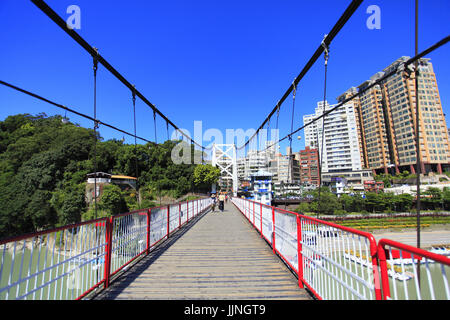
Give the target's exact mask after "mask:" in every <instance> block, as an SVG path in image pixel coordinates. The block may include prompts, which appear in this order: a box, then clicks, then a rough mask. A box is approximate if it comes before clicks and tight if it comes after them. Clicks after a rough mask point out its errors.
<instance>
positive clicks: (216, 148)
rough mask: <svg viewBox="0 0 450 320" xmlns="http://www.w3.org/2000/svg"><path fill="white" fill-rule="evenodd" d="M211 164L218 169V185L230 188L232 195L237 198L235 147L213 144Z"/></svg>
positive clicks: (232, 145)
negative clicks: (219, 174) (219, 175)
mask: <svg viewBox="0 0 450 320" xmlns="http://www.w3.org/2000/svg"><path fill="white" fill-rule="evenodd" d="M211 164H212V165H213V166H215V167H217V168H219V169H220V173H221V177H220V180H219V183H220V184H221V185H222V186H226V187H228V186H230V185H231V186H232V191H233V195H234V196H237V190H238V179H237V162H236V145H234V144H213V148H212V159H211Z"/></svg>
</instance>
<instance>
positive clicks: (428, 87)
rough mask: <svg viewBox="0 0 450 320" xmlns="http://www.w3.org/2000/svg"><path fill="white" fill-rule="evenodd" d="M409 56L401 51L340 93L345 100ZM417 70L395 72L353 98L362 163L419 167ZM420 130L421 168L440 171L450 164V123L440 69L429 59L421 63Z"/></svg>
mask: <svg viewBox="0 0 450 320" xmlns="http://www.w3.org/2000/svg"><path fill="white" fill-rule="evenodd" d="M408 59H409V57H401V58H400V59H398V60H397V61H395V62H394V63H392V64H391V65H390V66H388V67H387V68H385V69H384V70H383V71H382V72H378V73H377V74H375V75H374V76H372V77H371V78H370V80H368V81H365V82H364V83H362V84H361V85H359V86H358V89H356V88H351V89H349V90H348V91H347V92H345V93H344V94H342V95H341V96H340V97H339V98H338V100H339V101H342V100H343V99H346V98H347V97H349V96H352V95H353V94H354V93H356V92H358V90H359V91H361V90H363V89H365V88H367V87H368V86H370V85H371V84H373V83H374V82H375V81H377V80H378V79H380V78H381V77H382V76H384V75H385V74H386V73H389V72H391V71H392V70H394V69H395V68H396V67H397V66H398V65H399V64H400V63H403V62H405V61H407V60H408ZM415 80H416V79H415V73H414V72H412V73H411V75H409V74H408V73H407V72H406V71H401V72H398V73H396V74H395V75H394V76H392V77H389V78H388V79H386V80H384V81H383V82H382V83H380V84H378V85H376V86H374V87H372V88H370V89H369V90H367V91H366V92H364V93H362V94H361V95H359V96H358V97H356V98H354V99H353V100H352V102H353V105H354V107H355V115H356V120H357V131H358V137H359V138H358V139H359V146H360V158H361V163H362V166H363V167H365V168H369V169H372V170H373V171H375V172H377V173H381V172H384V173H388V172H390V173H392V174H395V173H398V172H402V171H404V170H408V171H410V172H412V173H415V169H416V168H415V166H416V161H417V160H416V123H417V122H416V121H417V116H416V92H415V91H416V89H415ZM418 80H419V83H418V84H419V106H420V116H419V135H420V158H421V159H420V160H421V172H422V173H428V172H431V171H432V172H437V173H442V171H443V170H444V169H447V168H449V167H450V149H449V135H448V130H447V124H446V121H445V117H444V114H443V111H442V105H441V100H440V96H439V91H438V86H437V81H436V75H435V73H434V70H433V66H432V64H431V62H430V59H425V58H423V59H420V65H419V78H418Z"/></svg>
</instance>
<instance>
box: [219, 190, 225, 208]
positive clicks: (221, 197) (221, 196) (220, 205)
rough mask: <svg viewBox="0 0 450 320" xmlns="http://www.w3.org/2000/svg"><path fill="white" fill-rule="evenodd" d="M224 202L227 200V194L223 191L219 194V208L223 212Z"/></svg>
mask: <svg viewBox="0 0 450 320" xmlns="http://www.w3.org/2000/svg"><path fill="white" fill-rule="evenodd" d="M224 202H225V195H224V194H223V193H221V194H220V195H219V209H220V210H221V211H222V212H223V209H224V208H223V207H224Z"/></svg>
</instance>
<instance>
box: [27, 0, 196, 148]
mask: <svg viewBox="0 0 450 320" xmlns="http://www.w3.org/2000/svg"><path fill="white" fill-rule="evenodd" d="M31 2H33V4H34V5H36V6H37V7H38V8H39V9H40V10H41V11H42V12H43V13H45V14H46V15H47V16H48V17H49V18H50V19H51V20H52V21H53V22H55V23H56V24H57V25H58V26H59V27H60V28H61V29H62V30H63V31H65V32H66V33H67V34H68V35H69V36H70V37H71V38H72V39H74V40H75V41H76V42H77V43H78V44H79V45H80V46H81V47H83V49H85V50H86V51H87V52H88V53H89V54H91V55H94V54H96V52H95V48H93V47H92V46H91V45H90V44H89V43H87V41H86V40H84V39H83V38H82V37H81V36H80V35H79V34H78V33H76V32H75V31H74V30H73V29H70V28H68V27H67V23H66V21H64V19H62V18H61V17H60V16H59V15H58V14H57V13H56V12H55V11H54V10H53V9H52V8H50V7H49V6H48V5H47V4H46V3H45V1H43V0H31ZM97 59H98V62H99V63H100V64H102V65H103V66H104V67H105V68H106V69H107V70H108V71H109V72H111V73H112V74H113V75H114V76H115V77H116V78H117V79H118V80H119V81H120V82H122V83H123V84H124V85H125V86H126V87H128V89H129V90H130V91H133V85H132V84H131V83H130V82H129V81H128V80H127V79H126V78H125V77H123V76H122V75H121V74H120V73H119V72H118V71H117V70H116V69H115V68H114V67H113V66H112V65H111V64H109V63H108V61H106V59H105V58H104V57H102V56H101V55H97ZM136 96H137V97H139V98H140V99H141V100H142V101H143V102H144V103H145V104H146V105H148V106H149V107H150V108H151V109H153V112H155V113H157V114H158V115H159V116H160V117H161V118H163V119H164V120H165V121H167V122H168V123H169V124H170V125H171V126H172V127H173V128H174V129H175V130H177V129H179V128H178V126H176V125H175V124H174V123H173V122H172V121H171V120H170V119H169V118H167V117H166V116H165V115H164V114H163V113H162V112H161V111H160V110H158V108H156V106H155V105H153V104H152V103H151V102H150V101H149V100H148V99H147V98H146V97H145V96H144V95H143V94H142V93H141V92H139V91H138V90H136ZM181 134H182V135H183V136H185V137H186V138H187V139H189V140H191V142H193V143H195V144H196V145H198V146H199V147H201V148H203V146H201V145H199V144H197V143H196V142H195V141H193V140H192V138H190V137H189V136H188V135H186V134H185V133H184V132H181Z"/></svg>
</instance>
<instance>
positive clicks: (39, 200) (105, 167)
mask: <svg viewBox="0 0 450 320" xmlns="http://www.w3.org/2000/svg"><path fill="white" fill-rule="evenodd" d="M94 138H95V136H94V131H93V130H92V129H86V128H83V127H80V126H79V125H77V124H75V123H71V122H68V121H67V120H66V119H64V118H63V117H61V116H52V117H47V116H46V115H45V114H39V115H36V116H33V115H30V114H18V115H14V116H9V117H7V118H6V119H5V120H4V121H0V239H1V238H5V237H9V236H13V235H19V234H23V233H28V232H35V231H38V230H42V229H48V228H52V227H56V226H61V225H66V224H71V223H77V222H80V221H82V220H87V219H90V218H93V217H94V213H93V208H92V205H91V206H88V204H87V203H86V181H87V176H86V175H87V174H88V173H92V172H94V145H95V147H96V150H95V153H96V154H97V157H96V159H97V171H98V172H105V173H109V174H117V175H125V176H132V177H137V178H138V190H139V195H140V197H138V194H137V192H136V190H135V189H130V188H128V189H126V188H125V189H124V188H119V187H118V186H117V185H107V186H105V188H104V189H103V192H102V196H101V197H100V198H99V199H97V200H98V202H97V209H98V210H97V214H98V215H97V217H99V216H107V215H111V214H117V213H119V212H126V211H130V210H134V209H137V208H148V207H151V206H154V205H155V204H156V203H157V199H158V198H160V197H161V196H170V197H172V198H173V199H177V198H179V197H181V196H183V195H186V194H188V193H191V192H204V191H205V190H206V187H205V186H206V184H208V183H210V182H211V181H214V177H215V176H216V175H215V174H216V173H217V172H215V173H214V172H213V173H211V174H210V175H208V172H209V171H214V170H213V169H212V168H209V167H206V166H203V165H195V164H183V163H182V164H175V163H173V161H172V160H171V152H172V149H173V147H174V146H175V145H176V144H177V143H179V141H166V142H164V143H160V144H151V143H146V144H138V145H137V146H136V150H135V146H134V144H126V143H124V140H115V139H113V140H107V141H104V140H103V139H102V137H101V136H100V135H99V134H98V133H97V143H96V144H94V141H95V139H94ZM189 147H190V148H191V151H192V155H194V153H199V152H200V151H194V147H193V146H189ZM189 147H188V148H187V150H189ZM196 156H197V157H198V156H199V155H198V154H197V155H196ZM200 158H201V155H200ZM136 165H137V166H136ZM196 167H201V168H200V169H197V171H199V172H201V173H202V174H197V176H194V172H195V170H196ZM203 167H205V168H203ZM202 178H205V179H206V180H207V181H206V180H202ZM138 199H139V200H140V201H138Z"/></svg>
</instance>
